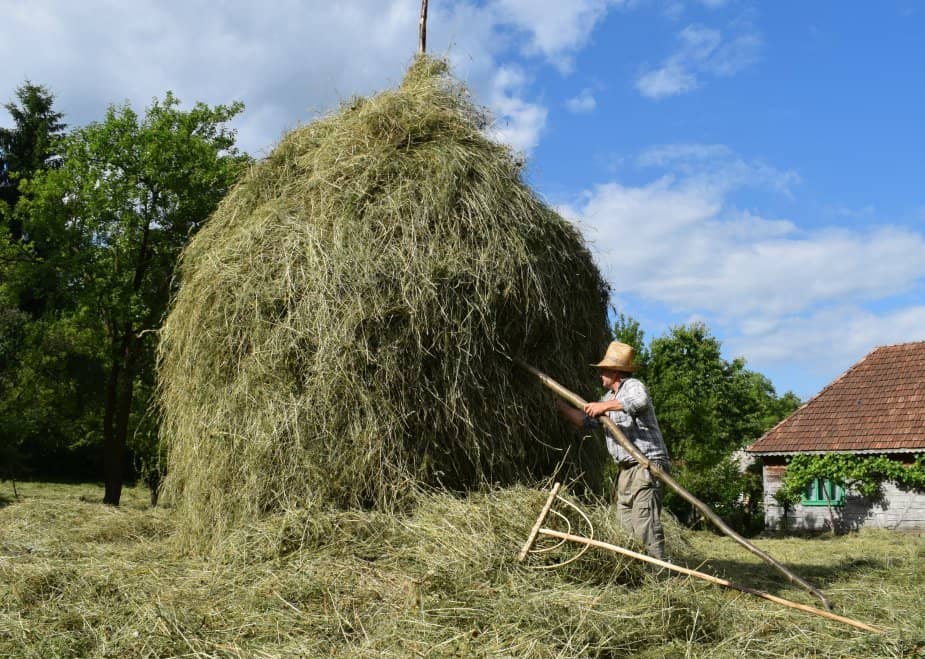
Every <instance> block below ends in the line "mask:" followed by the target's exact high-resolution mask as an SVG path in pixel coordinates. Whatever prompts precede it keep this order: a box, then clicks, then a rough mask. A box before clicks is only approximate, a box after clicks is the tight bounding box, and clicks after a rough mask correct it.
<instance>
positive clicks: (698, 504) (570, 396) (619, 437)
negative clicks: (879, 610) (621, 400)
mask: <svg viewBox="0 0 925 659" xmlns="http://www.w3.org/2000/svg"><path fill="white" fill-rule="evenodd" d="M519 364H520V366H522V367H523V368H525V369H526V370H527V371H529V372H530V373H532V374H533V375H535V376H536V377H537V378H539V380H540V382H542V383H543V384H544V385H545V386H546V387H547V388H548V389H550V390H551V391H552V392H553V393H555V394H556V395H558V396H559V397H561V398H562V399H563V400H565V401H567V402H568V403H570V404H572V405H574V406H575V407H577V408H578V409H580V410H581V409H584V406H585V405H587V402H586V401H585V400H584V399H583V398H582V397H581V396H579V395H578V394H576V393H574V392H572V391H569V390H568V389H566V388H565V387H563V386H562V385H561V384H559V383H558V382H556V381H555V380H553V379H552V378H551V377H549V376H548V375H546V374H545V373H543V372H542V371H540V370H538V369H536V368H534V367H533V366H530V365H529V364H526V363H524V362H519ZM600 421H602V422H603V424H604V427H605V428H606V430H607V433H608V434H609V435H610V436H611V437H613V439H614V440H615V441H616V442H617V443H619V444H620V446H622V447H623V448H624V449H626V451H627V452H628V453H629V454H630V455H632V456H633V458H634V459H635V460H636V461H637V462H638V463H639V464H641V465H645V466H646V467H647V468H648V469H649V471H650V472H651V473H652V475H653V476H655V477H656V478H658V479H659V480H660V481H662V482H663V483H665V484H666V485H668V486H669V487H670V488H671V489H673V490H674V491H675V492H677V493H678V494H679V495H681V497H682V498H683V499H684V500H685V501H687V502H688V503H690V504H691V505H693V506H694V507H695V508H696V509H697V510H699V511H700V512H701V513H703V516H704V517H706V518H707V519H708V520H710V521H711V522H712V523H713V525H714V526H716V528H718V529H719V530H720V531H722V532H723V533H724V534H726V535H727V536H729V537H730V538H732V539H733V540H735V541H736V542H738V543H739V544H740V545H742V546H743V547H745V548H746V549H747V550H748V551H750V552H751V553H753V554H754V555H755V556H757V557H758V558H760V559H761V560H763V561H764V562H765V563H767V564H768V565H770V566H772V567H773V568H775V569H776V570H777V571H778V572H780V573H781V574H783V575H784V576H785V577H787V580H788V581H790V583H793V584H796V585H798V586H800V587H802V588H803V589H804V590H806V591H807V592H809V593H811V594H812V595H814V596H816V597H818V598H819V600H820V601H821V602H822V604H823V606H825V608H826V609H827V610H829V611H831V610H832V604H831V602H829V600H828V598H827V597H826V596H825V595H823V594H822V592H820V591H819V590H818V589H817V588H815V587H814V586H812V585H811V584H809V583H807V582H806V581H804V580H803V579H801V578H800V577H798V576H797V575H795V574H794V573H793V572H791V571H790V570H788V569H787V568H786V567H784V566H783V565H781V564H780V563H779V562H778V561H777V560H775V559H774V558H773V557H772V556H770V555H769V554H767V553H766V552H764V551H762V550H760V549H758V547H756V546H755V545H753V544H752V543H750V542H749V541H748V540H746V539H745V538H743V537H742V536H741V535H739V534H738V533H736V532H735V531H734V530H732V528H730V527H729V525H728V524H726V522H724V521H723V520H722V518H720V516H719V515H717V514H716V513H715V512H713V510H712V509H711V508H710V507H709V506H708V505H707V504H705V503H704V502H703V501H701V500H700V499H698V498H697V497H695V496H694V495H693V494H691V493H690V492H688V491H687V490H686V489H685V488H684V486H682V485H681V484H680V483H678V481H676V480H675V479H674V478H672V477H671V475H670V474H668V473H666V472H664V471H662V470H661V469H660V468H659V467H658V465H657V464H655V463H654V462H650V461H649V459H648V458H646V456H644V455H643V454H642V453H641V452H640V451H639V449H637V448H636V446H635V445H634V444H633V443H632V442H631V441H629V440H628V439H627V438H626V436H625V435H624V434H623V433H622V432H621V431H620V428H619V427H618V426H617V424H615V423H614V422H613V421H611V420H610V419H609V418H608V417H607V415H603V416H601V417H600Z"/></svg>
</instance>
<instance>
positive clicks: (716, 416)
mask: <svg viewBox="0 0 925 659" xmlns="http://www.w3.org/2000/svg"><path fill="white" fill-rule="evenodd" d="M627 327H630V328H632V325H627ZM646 378H647V379H646V384H647V385H648V387H649V391H650V393H651V394H652V398H653V401H654V403H655V409H656V414H657V416H658V420H659V425H660V427H661V430H662V434H663V435H664V437H665V443H666V445H667V446H668V452H669V454H670V455H671V459H672V463H673V465H674V469H675V471H676V472H677V478H678V480H679V482H681V484H682V485H684V486H685V487H687V489H688V490H690V491H691V492H692V493H693V494H695V495H696V496H697V497H698V498H700V499H701V500H703V501H705V502H706V503H707V504H708V505H710V506H711V507H712V508H714V509H716V510H717V512H718V513H719V514H720V515H721V516H723V517H724V518H726V519H727V520H730V522H731V523H733V524H735V525H736V526H738V527H739V528H740V529H743V530H748V529H747V528H745V527H747V526H749V519H750V518H751V517H753V513H754V512H756V511H755V509H754V506H755V502H756V501H758V500H759V499H760V494H761V490H760V479H758V478H756V477H755V475H754V474H750V473H748V472H745V471H743V470H742V469H741V468H740V467H739V465H738V464H737V463H736V461H735V460H733V453H734V452H735V451H736V450H738V449H741V448H743V447H744V446H745V445H746V444H748V443H749V442H750V441H752V440H754V439H756V438H758V437H759V436H760V435H761V434H762V433H763V432H765V431H766V430H768V429H769V428H770V427H772V426H773V425H774V424H776V423H777V422H778V421H780V420H781V419H782V418H783V417H784V416H785V415H786V414H788V413H789V412H790V411H792V409H795V407H793V403H794V400H795V396H793V395H792V394H788V395H787V396H785V397H784V401H783V402H782V401H781V399H778V398H777V395H776V393H775V391H774V387H773V386H772V384H771V382H770V380H768V379H767V378H766V377H765V376H763V375H761V374H760V373H755V372H753V371H749V370H748V369H746V368H745V360H744V359H742V358H738V359H734V360H732V361H731V362H730V361H726V360H725V359H723V357H722V354H721V344H720V342H719V341H718V340H717V339H716V338H715V337H714V336H712V335H711V333H710V330H709V328H707V326H706V325H705V324H703V323H692V324H690V325H681V326H678V327H673V328H671V329H670V330H669V331H668V332H667V333H666V334H665V335H664V336H662V337H659V338H656V339H654V340H653V341H652V342H651V344H650V345H649V357H648V363H647V373H646ZM796 403H797V404H798V403H799V401H798V400H796ZM666 505H667V506H668V507H669V508H671V509H672V510H673V511H674V512H675V513H676V514H678V515H679V516H681V517H685V516H689V515H691V514H693V513H694V512H695V511H694V510H693V509H692V508H691V507H690V506H689V505H688V504H687V503H686V502H684V501H683V500H682V499H680V498H678V497H675V496H673V495H672V494H671V493H668V496H667V497H666Z"/></svg>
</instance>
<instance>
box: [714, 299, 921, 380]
mask: <svg viewBox="0 0 925 659" xmlns="http://www.w3.org/2000/svg"><path fill="white" fill-rule="evenodd" d="M923 328H925V306H922V305H912V306H908V307H904V308H900V309H894V310H891V311H887V312H883V313H879V314H877V313H873V312H870V311H866V310H863V309H860V308H858V307H856V306H844V307H837V308H832V309H823V310H820V311H818V312H815V313H811V314H809V315H806V316H795V317H784V318H780V319H777V321H776V322H773V323H767V324H766V325H765V326H763V327H759V328H749V329H752V331H749V332H743V333H742V334H741V335H739V336H733V337H732V338H730V339H728V340H727V342H726V347H727V348H729V349H731V350H732V351H734V354H741V355H748V359H749V363H751V364H754V365H756V366H758V367H763V366H765V365H778V364H787V363H796V364H798V366H799V368H800V369H801V370H804V371H806V372H807V373H810V374H813V375H816V376H821V377H822V378H823V379H822V381H823V382H828V381H830V380H831V379H832V378H833V377H835V376H837V375H838V374H839V373H841V372H843V371H845V370H846V369H847V368H848V367H850V366H851V365H852V364H854V363H855V362H857V361H858V360H859V359H860V358H861V357H863V356H864V355H865V354H867V353H868V352H870V351H871V350H872V349H873V348H874V347H876V346H881V345H890V344H895V343H906V342H909V341H922V340H925V329H923ZM807 393H811V392H807Z"/></svg>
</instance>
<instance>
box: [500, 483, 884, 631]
mask: <svg viewBox="0 0 925 659" xmlns="http://www.w3.org/2000/svg"><path fill="white" fill-rule="evenodd" d="M559 488H560V484H559V483H556V484H555V485H553V488H552V490H551V491H550V493H549V497H548V498H547V499H546V504H545V505H544V506H543V509H542V511H541V512H540V515H539V517H537V519H536V524H534V525H533V529H532V530H531V531H530V535H529V536H528V538H527V542H526V543H525V544H524V546H523V548H522V549H521V550H520V553H519V554H517V560H518V561H523V560H524V558H526V556H527V555H528V554H530V553H533V552H537V551H545V550H534V549H533V545H534V544H535V543H536V539H537V537H538V536H540V535H544V536H547V537H550V538H556V539H559V540H563V541H567V542H574V543H578V544H582V545H585V547H598V548H600V549H605V550H607V551H612V552H616V553H618V554H623V555H624V556H629V557H630V558H635V559H637V560H640V561H645V562H646V563H651V564H652V565H657V566H659V567H661V568H664V569H666V570H671V571H672V572H678V573H680V574H685V575H687V576H690V577H696V578H697V579H702V580H704V581H708V582H710V583H714V584H717V585H719V586H725V587H726V588H732V589H734V590H738V591H740V592H743V593H747V594H749V595H754V596H756V597H761V598H763V599H766V600H768V601H770V602H774V603H775V604H781V605H783V606H787V607H790V608H791V609H796V610H798V611H803V612H805V613H811V614H813V615H817V616H821V617H823V618H827V619H829V620H835V621H837V622H841V623H844V624H846V625H851V626H852V627H856V628H857V629H862V630H864V631H867V632H873V633H875V634H879V633H882V630H880V629H877V628H876V627H873V626H871V625H868V624H867V623H864V622H861V621H859V620H854V619H853V618H847V617H845V616H840V615H837V614H835V613H831V612H829V611H825V610H823V609H817V608H815V607H813V606H807V605H806V604H800V603H798V602H793V601H791V600H788V599H784V598H783V597H777V596H776V595H771V594H770V593H765V592H763V591H760V590H755V589H753V588H748V587H747V586H740V585H738V584H736V583H733V582H731V581H729V580H727V579H721V578H719V577H714V576H713V575H710V574H706V573H704V572H698V571H697V570H691V569H690V568H686V567H681V566H679V565H674V564H673V563H668V562H667V561H661V560H659V559H657V558H652V557H651V556H647V555H645V554H640V553H638V552H635V551H632V550H630V549H626V548H625V547H620V546H618V545H613V544H610V543H609V542H602V541H600V540H595V539H594V538H593V537H591V538H585V537H583V536H580V535H575V534H572V533H563V532H562V531H556V530H554V529H549V528H545V527H543V524H544V523H545V521H546V517H547V516H548V515H549V513H550V511H551V509H552V506H553V504H554V503H555V501H556V499H559V500H560V501H562V502H563V503H566V504H568V505H569V506H571V507H572V508H575V509H576V510H577V508H576V507H575V505H574V504H571V503H569V502H568V501H567V500H566V499H563V498H562V497H560V496H558V494H559ZM578 512H579V513H581V511H580V510H579V511H578ZM581 514H582V516H583V517H584V514H583V513H581ZM585 519H587V518H585ZM557 546H558V545H557ZM569 562H570V561H569Z"/></svg>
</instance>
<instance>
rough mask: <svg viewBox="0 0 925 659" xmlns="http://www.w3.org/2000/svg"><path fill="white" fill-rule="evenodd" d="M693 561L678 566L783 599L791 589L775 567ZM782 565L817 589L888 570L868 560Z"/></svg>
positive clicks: (718, 561)
mask: <svg viewBox="0 0 925 659" xmlns="http://www.w3.org/2000/svg"><path fill="white" fill-rule="evenodd" d="M695 561H696V559H692V558H691V557H687V560H682V561H679V564H680V565H683V566H685V567H688V568H691V569H695V570H698V571H700V572H705V573H707V574H711V575H714V576H717V577H721V578H723V579H728V580H729V581H732V582H733V583H735V584H737V585H739V586H747V587H748V588H752V589H754V590H761V591H764V592H766V593H771V594H772V595H779V596H781V597H786V595H784V594H783V593H785V592H787V591H791V590H792V589H793V586H792V585H791V584H790V583H789V582H788V581H787V578H786V577H785V576H784V575H783V574H781V573H780V572H778V571H777V570H776V569H775V568H773V567H771V566H770V565H767V564H765V563H760V564H756V563H751V562H745V561H736V560H729V559H707V560H704V561H702V562H700V563H696V562H695ZM781 564H782V565H783V566H784V567H786V568H787V569H788V570H790V571H791V572H792V573H793V574H795V575H797V576H798V577H800V578H801V579H803V580H805V581H808V582H809V583H810V584H812V585H813V586H815V587H817V588H819V589H820V590H823V591H824V590H825V588H826V587H827V586H829V585H831V584H833V583H835V582H836V581H844V580H845V579H848V578H851V577H852V576H854V575H855V574H858V573H861V572H867V573H869V572H870V571H872V570H887V569H888V565H887V563H886V562H885V561H880V560H874V559H869V558H864V559H857V560H845V561H841V562H839V563H829V564H824V565H823V564H820V563H795V562H785V561H781Z"/></svg>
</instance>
